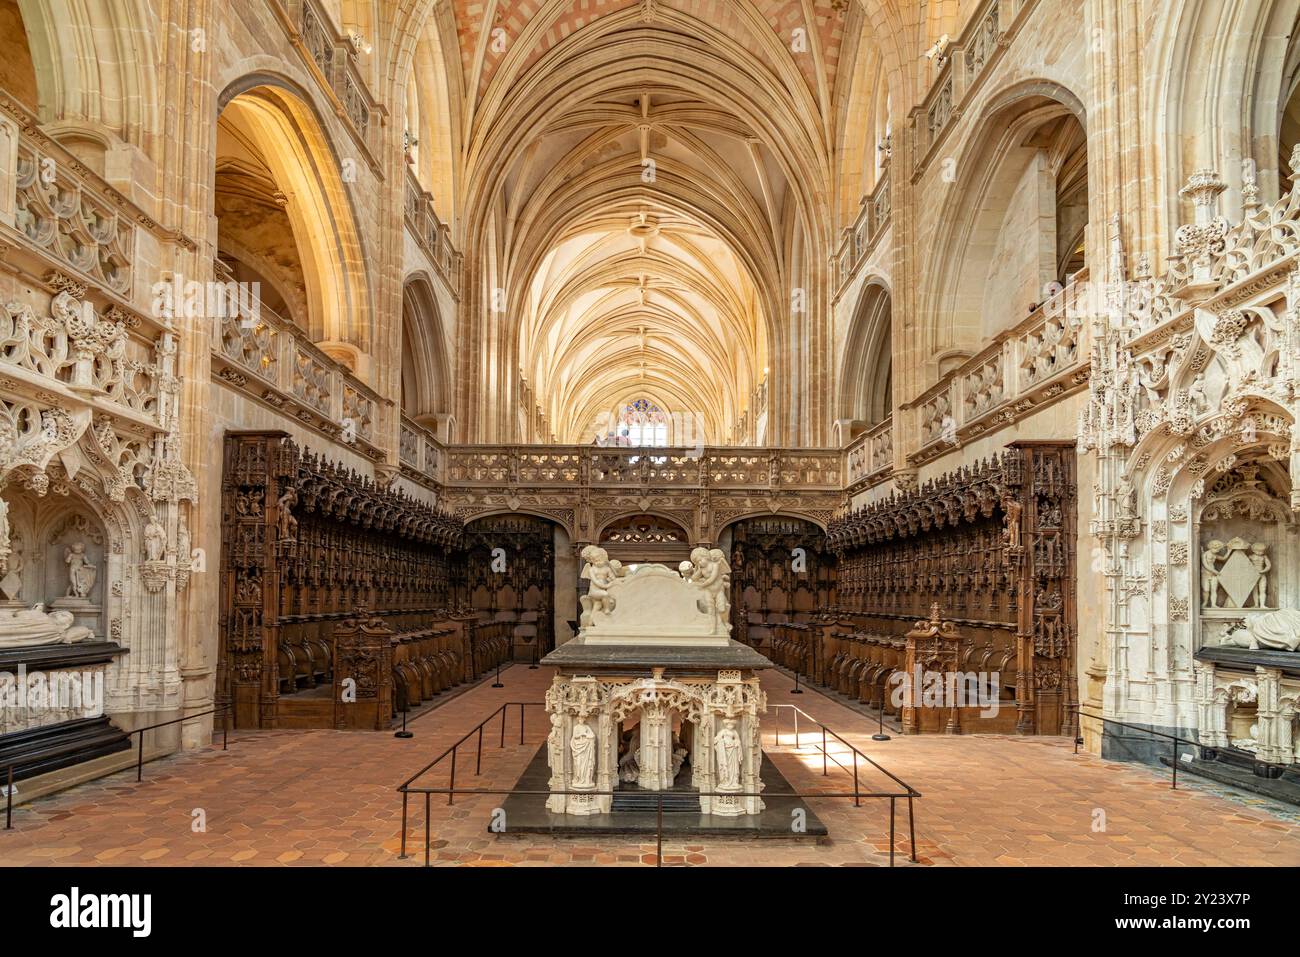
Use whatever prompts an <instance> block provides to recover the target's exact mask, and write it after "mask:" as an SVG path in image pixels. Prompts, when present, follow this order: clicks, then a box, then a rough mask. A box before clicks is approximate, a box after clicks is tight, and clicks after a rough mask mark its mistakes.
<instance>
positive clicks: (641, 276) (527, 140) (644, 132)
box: [454, 0, 843, 442]
mask: <svg viewBox="0 0 1300 957" xmlns="http://www.w3.org/2000/svg"><path fill="white" fill-rule="evenodd" d="M454 10H455V21H456V30H457V34H458V41H459V53H460V56H461V67H462V70H463V91H464V103H465V108H464V111H463V114H462V116H463V120H464V127H463V141H464V150H463V155H464V157H465V184H466V185H465V190H464V195H463V200H464V202H463V203H462V204H461V208H462V209H463V210H464V211H465V215H464V220H463V222H464V227H465V241H464V245H465V253H466V260H467V265H468V272H469V274H470V275H473V276H479V277H482V280H483V288H481V289H480V290H478V291H477V293H476V294H477V295H478V296H480V297H481V300H480V301H481V303H482V305H481V307H479V308H472V309H471V311H470V312H471V322H474V321H479V322H481V323H482V326H481V328H480V329H479V331H478V332H477V333H475V334H474V335H473V336H472V337H471V338H473V339H476V340H477V341H478V342H480V343H482V344H484V345H485V346H487V345H488V344H490V348H484V349H482V350H477V349H475V350H467V354H466V355H463V356H462V357H461V360H462V363H463V368H462V372H463V373H464V374H465V375H464V379H465V381H467V382H469V383H472V384H471V387H470V389H469V390H468V391H469V392H471V393H474V392H477V393H479V394H486V395H487V396H488V399H487V401H488V402H498V401H499V404H502V405H508V404H510V403H512V402H513V403H514V405H515V407H516V408H518V406H520V405H531V406H532V408H528V409H526V415H527V417H528V419H529V421H528V422H527V423H526V424H524V425H522V426H521V425H519V424H518V423H516V422H515V421H513V419H514V416H515V412H514V411H506V410H504V409H498V410H497V411H496V413H495V415H496V417H497V420H498V421H497V422H496V423H495V425H485V426H484V429H485V433H492V434H495V435H503V434H512V435H515V436H516V437H518V438H520V439H533V440H537V439H548V438H551V437H554V438H555V439H557V440H560V441H590V439H591V436H592V432H593V428H594V426H595V422H596V421H597V419H598V417H599V416H600V414H601V413H602V412H606V411H612V410H613V409H615V408H616V407H617V406H618V405H620V404H621V403H624V402H626V401H628V400H629V399H631V398H633V397H636V396H639V395H645V396H647V397H649V398H650V399H651V400H652V401H656V402H658V403H659V404H660V405H661V407H663V408H665V409H666V410H667V411H669V412H673V413H679V412H680V413H686V414H693V415H695V416H697V417H698V422H699V424H700V425H701V426H702V428H703V430H704V437H705V438H706V440H707V441H710V442H729V441H732V440H733V439H734V438H736V437H738V434H739V431H740V430H739V429H738V428H737V427H738V425H739V426H741V428H744V427H745V423H748V428H749V429H750V434H751V436H752V433H753V423H754V420H755V418H756V415H755V413H756V412H757V410H756V409H755V408H753V405H754V401H755V399H754V397H755V395H756V394H757V390H758V389H759V387H760V385H761V384H762V382H763V380H764V376H765V373H766V371H767V368H768V367H769V365H773V366H775V365H777V362H776V361H775V357H777V356H778V355H779V354H780V353H781V351H782V350H783V348H788V340H791V339H793V338H795V337H797V336H800V335H803V334H801V333H796V332H792V331H791V330H790V329H789V328H787V327H786V319H787V315H788V313H789V305H788V304H789V302H790V290H791V287H792V286H795V285H801V286H802V285H805V284H806V281H805V277H804V276H803V275H799V274H798V273H799V272H800V270H803V271H804V272H806V271H807V270H808V269H809V268H810V266H809V264H810V263H815V262H816V261H817V260H818V259H819V258H821V259H823V260H824V258H825V257H826V256H827V255H828V252H827V250H828V248H829V243H830V242H831V228H830V224H829V220H828V218H827V217H828V216H829V203H828V201H827V196H828V193H829V188H830V187H829V180H830V153H831V150H830V147H829V145H828V144H829V141H830V138H831V134H830V132H829V130H828V128H827V119H826V118H827V117H828V116H829V115H830V110H829V106H828V104H829V100H830V90H831V88H832V86H833V84H834V82H835V79H834V78H835V70H836V65H837V62H838V55H839V37H840V32H841V30H842V28H843V21H842V16H841V14H840V13H838V12H837V11H836V10H835V9H833V7H832V5H831V4H826V3H816V4H814V3H812V2H799V0H794V2H790V0H786V2H780V3H778V2H752V0H739V2H737V0H728V2H720V0H690V2H686V0H672V2H664V0H640V2H630V0H591V2H589V3H583V4H576V3H572V2H540V0H525V2H511V3H509V4H504V3H494V2H491V0H488V2H477V0H476V2H468V0H457V2H456V3H455V6H454ZM477 317H489V318H483V319H479V318H477ZM804 337H805V338H807V337H806V335H805V336H804ZM489 353H490V354H489ZM498 397H499V398H498ZM538 410H540V415H534V414H533V413H535V412H537V411H538ZM472 411H473V414H472V415H471V414H470V412H471V410H469V409H463V410H462V412H463V419H464V420H466V421H469V420H470V419H471V418H472V419H473V420H474V421H475V422H485V423H486V422H488V421H490V420H491V419H492V416H493V413H492V412H491V411H490V410H487V409H483V408H478V409H475V410H472ZM484 413H487V414H484ZM746 413H749V415H748V416H747V415H746ZM739 438H740V439H741V440H744V436H743V435H739Z"/></svg>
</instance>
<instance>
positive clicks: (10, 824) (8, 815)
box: [5, 764, 14, 831]
mask: <svg viewBox="0 0 1300 957" xmlns="http://www.w3.org/2000/svg"><path fill="white" fill-rule="evenodd" d="M8 778H9V781H8V784H7V785H6V786H5V830H6V831H12V830H13V828H14V766H13V765H12V764H11V765H9V774H8Z"/></svg>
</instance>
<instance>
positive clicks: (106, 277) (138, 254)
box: [0, 90, 193, 306]
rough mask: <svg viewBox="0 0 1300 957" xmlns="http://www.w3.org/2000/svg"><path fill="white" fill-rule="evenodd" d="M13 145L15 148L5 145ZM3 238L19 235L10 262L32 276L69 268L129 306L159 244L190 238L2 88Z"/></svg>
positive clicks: (0, 185)
mask: <svg viewBox="0 0 1300 957" xmlns="http://www.w3.org/2000/svg"><path fill="white" fill-rule="evenodd" d="M6 145H8V148H6ZM7 210H12V216H13V218H12V219H8V218H7V216H6V215H5V213H4V212H0V224H2V225H0V236H2V235H3V232H5V231H7V230H12V232H14V233H16V234H17V236H16V237H15V239H16V242H9V243H5V245H9V246H17V247H18V249H17V250H16V251H15V252H14V253H13V254H11V255H10V261H11V262H15V261H16V260H18V259H20V260H21V262H18V263H17V264H18V265H21V266H22V267H23V268H24V269H25V270H26V271H27V272H29V273H31V274H33V275H44V274H45V273H47V272H48V271H50V270H58V271H60V272H64V273H66V274H67V275H69V276H70V277H72V278H73V279H75V280H77V281H79V282H83V283H85V284H86V285H87V286H88V287H89V288H91V289H94V290H98V291H99V292H101V293H102V294H104V295H105V296H106V297H107V298H109V299H113V300H116V301H117V302H118V303H119V304H120V305H122V306H128V305H129V303H130V300H131V296H132V292H133V290H134V289H135V287H136V285H137V279H138V276H137V273H138V272H139V271H140V270H141V269H143V268H145V267H144V266H141V265H140V261H141V260H142V259H143V260H144V261H146V262H147V263H148V264H150V265H151V264H152V263H153V262H156V261H157V257H158V247H159V246H161V245H165V244H168V243H178V244H180V245H184V246H186V247H187V248H193V243H192V242H191V241H190V240H189V239H188V238H186V237H184V236H182V235H181V234H180V233H177V232H175V231H172V230H168V229H165V228H163V227H162V226H160V225H159V224H158V223H156V222H155V221H154V220H153V219H152V218H150V217H149V215H148V214H146V213H145V212H144V210H142V209H141V208H140V207H139V206H137V205H136V204H135V203H133V202H132V201H131V200H130V199H129V198H128V197H127V196H126V195H124V194H123V193H122V192H120V191H119V190H117V189H115V188H114V187H113V186H110V185H109V184H108V183H107V182H105V181H104V180H103V179H102V178H100V177H99V176H98V175H96V174H95V173H94V171H92V170H91V169H89V168H88V167H87V166H86V165H85V163H83V162H82V161H81V160H80V159H79V158H77V157H76V156H75V155H74V154H72V153H70V152H68V150H67V149H65V148H64V147H63V146H62V145H61V144H59V143H58V142H56V141H55V140H53V139H51V138H50V137H48V136H46V135H45V134H44V133H43V132H41V130H40V126H39V121H38V118H37V117H36V115H35V114H33V113H31V112H30V111H29V110H28V109H27V107H26V106H24V105H23V104H22V103H20V102H19V101H18V100H17V99H15V98H14V97H13V96H12V95H10V94H9V93H8V92H6V91H4V90H0V211H7Z"/></svg>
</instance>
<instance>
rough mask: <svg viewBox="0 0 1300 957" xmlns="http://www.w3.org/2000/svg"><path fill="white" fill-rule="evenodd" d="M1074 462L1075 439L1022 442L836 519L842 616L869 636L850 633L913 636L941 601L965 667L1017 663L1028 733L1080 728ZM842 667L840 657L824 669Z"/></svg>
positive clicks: (1008, 681)
mask: <svg viewBox="0 0 1300 957" xmlns="http://www.w3.org/2000/svg"><path fill="white" fill-rule="evenodd" d="M1074 456H1075V452H1074V446H1073V443H1068V442H1017V443H1014V444H1012V445H1011V446H1010V447H1009V448H1008V449H1007V450H1006V451H1004V452H1003V453H1002V454H1001V455H1000V456H999V457H997V458H996V459H994V460H992V461H985V462H980V463H978V464H976V465H974V466H968V467H963V468H960V469H957V470H956V471H954V472H951V473H948V474H946V475H943V476H940V477H938V478H936V479H933V480H931V481H929V482H927V483H925V484H924V485H923V486H921V487H920V488H919V489H917V490H915V491H911V492H905V493H902V494H896V495H894V496H893V497H891V498H889V499H885V500H883V501H880V502H875V503H872V504H871V505H869V506H864V507H862V508H859V509H856V510H854V511H852V512H849V513H847V514H845V515H842V516H840V517H839V518H837V519H835V520H834V521H833V522H832V523H831V525H830V528H829V530H828V533H827V538H828V541H829V543H830V547H831V548H832V549H833V550H834V551H835V553H836V555H837V556H838V558H839V565H838V576H837V581H836V590H835V596H836V612H837V613H838V614H839V615H840V616H841V617H842V618H844V620H845V622H846V624H848V625H850V626H851V628H852V629H856V630H857V631H859V632H862V634H857V635H852V636H851V635H848V633H846V637H855V638H861V639H864V640H865V639H866V638H867V637H869V636H870V638H871V640H872V641H877V639H881V640H883V639H887V638H890V637H901V636H903V635H905V634H906V632H907V631H908V629H909V628H910V627H911V625H912V623H913V622H915V621H916V620H918V619H923V618H926V617H928V616H929V615H930V613H931V607H932V605H934V604H937V605H938V607H939V609H940V610H941V612H942V616H943V618H944V619H946V620H951V621H954V622H955V623H956V624H957V625H958V626H959V627H960V631H961V634H962V642H963V645H962V648H961V652H960V654H961V662H962V668H963V669H967V670H976V671H978V670H986V669H987V667H988V665H989V663H993V664H995V665H997V666H998V667H999V668H1001V667H1004V666H1005V667H1006V668H1008V670H1010V668H1011V663H1012V662H1014V671H1012V673H1009V674H1008V673H1001V674H1000V680H1001V683H1002V687H1004V688H1008V687H1010V688H1014V692H1015V707H1016V712H1017V713H1016V723H1015V727H1016V729H1017V730H1018V731H1020V732H1021V733H1024V734H1029V733H1041V734H1063V733H1070V727H1069V720H1068V717H1067V709H1068V708H1069V707H1070V706H1072V705H1074V704H1075V703H1076V700H1077V694H1076V687H1075V679H1074V636H1075V629H1076V627H1077V626H1076V622H1075V595H1074V588H1075V557H1074V555H1075V539H1074V535H1075V532H1074V525H1075V509H1076V504H1075V503H1076V496H1077V490H1076V481H1075V461H1074ZM837 653H838V655H839V657H840V659H841V661H842V662H847V661H848V659H849V658H850V657H852V655H851V654H850V653H849V652H847V651H845V650H844V649H843V648H838V649H837ZM828 659H829V656H828ZM835 667H836V666H835V663H834V661H832V660H828V661H827V668H824V669H823V672H824V673H825V672H827V671H833V670H835ZM846 667H847V666H846ZM814 674H815V673H814ZM843 677H844V676H843V675H841V674H839V673H838V672H837V674H836V676H835V679H834V680H833V681H830V683H832V684H836V685H837V686H838V685H840V684H844V681H842V680H841V679H842V678H843ZM820 680H826V679H825V677H824V674H823V676H820ZM849 683H850V684H851V682H849Z"/></svg>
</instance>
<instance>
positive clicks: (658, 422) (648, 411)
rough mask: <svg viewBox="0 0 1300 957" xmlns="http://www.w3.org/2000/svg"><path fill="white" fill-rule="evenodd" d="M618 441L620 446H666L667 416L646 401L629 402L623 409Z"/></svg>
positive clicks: (657, 407)
mask: <svg viewBox="0 0 1300 957" xmlns="http://www.w3.org/2000/svg"><path fill="white" fill-rule="evenodd" d="M619 439H620V441H619V444H620V445H624V444H626V445H630V446H645V445H654V446H665V445H667V444H668V416H666V415H664V413H663V410H662V409H660V408H659V406H657V405H655V404H654V403H653V402H651V401H650V400H648V399H637V400H636V401H634V402H630V403H628V404H627V405H625V406H624V407H623V415H622V416H621V422H620V424H619ZM624 439H626V441H623V440H624Z"/></svg>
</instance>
